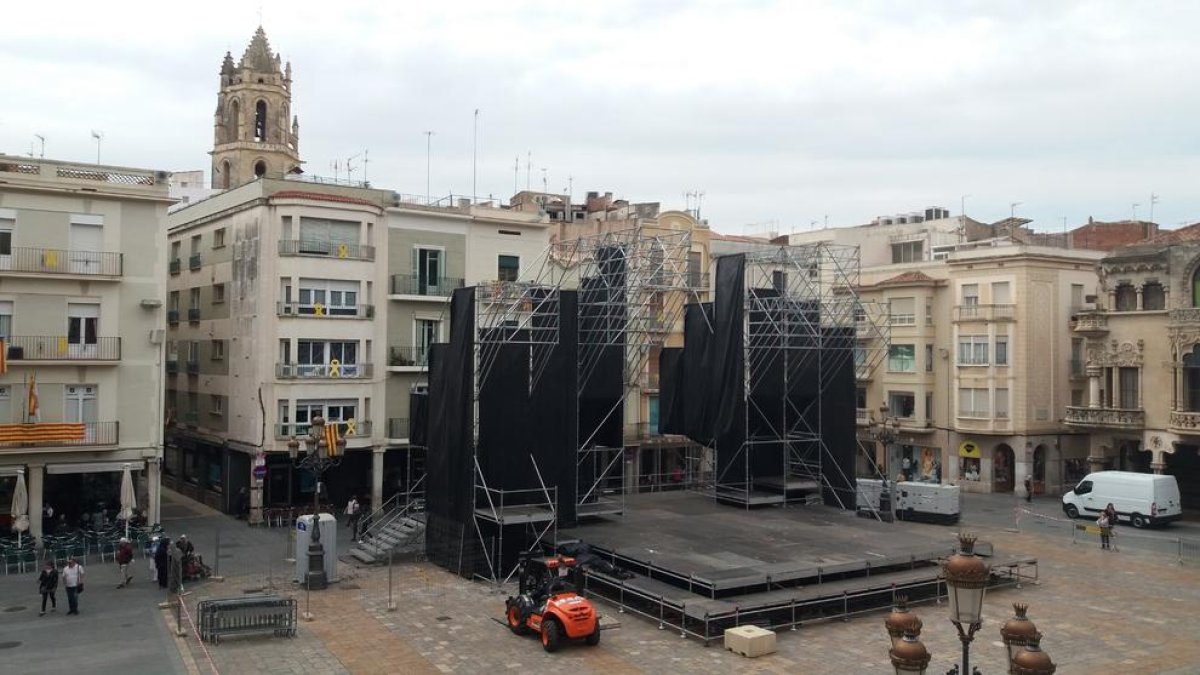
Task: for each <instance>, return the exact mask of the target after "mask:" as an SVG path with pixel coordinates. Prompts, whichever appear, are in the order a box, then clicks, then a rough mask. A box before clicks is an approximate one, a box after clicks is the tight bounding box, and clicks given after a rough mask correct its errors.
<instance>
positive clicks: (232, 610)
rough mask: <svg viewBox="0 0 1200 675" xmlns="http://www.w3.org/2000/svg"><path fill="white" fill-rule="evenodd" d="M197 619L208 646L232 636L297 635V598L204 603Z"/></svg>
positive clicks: (198, 609) (257, 597) (223, 599)
mask: <svg viewBox="0 0 1200 675" xmlns="http://www.w3.org/2000/svg"><path fill="white" fill-rule="evenodd" d="M196 615H197V618H198V619H199V626H197V628H198V630H199V633H200V639H201V640H203V641H205V642H213V643H216V642H220V641H221V638H222V637H224V636H228V635H263V634H271V635H274V636H275V637H295V635H296V600H295V598H282V597H279V596H278V595H259V596H250V597H243V598H217V599H213V600H201V601H200V602H199V603H197V605H196Z"/></svg>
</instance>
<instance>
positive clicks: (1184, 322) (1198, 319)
mask: <svg viewBox="0 0 1200 675" xmlns="http://www.w3.org/2000/svg"><path fill="white" fill-rule="evenodd" d="M1167 318H1168V320H1169V321H1170V322H1171V324H1172V325H1175V326H1200V307H1181V308H1179V309H1173V310H1171V312H1170V313H1169V314H1168V315H1167Z"/></svg>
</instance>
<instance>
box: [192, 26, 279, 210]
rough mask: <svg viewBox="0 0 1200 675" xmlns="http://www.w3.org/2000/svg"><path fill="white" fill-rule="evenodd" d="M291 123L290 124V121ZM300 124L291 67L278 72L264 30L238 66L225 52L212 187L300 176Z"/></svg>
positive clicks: (215, 122)
mask: <svg viewBox="0 0 1200 675" xmlns="http://www.w3.org/2000/svg"><path fill="white" fill-rule="evenodd" d="M289 121H290V123H289ZM299 139H300V122H299V120H298V119H297V118H296V117H295V116H294V115H292V64H291V62H288V63H287V64H286V65H284V66H283V68H282V70H281V68H280V59H279V55H278V54H276V53H274V52H272V51H271V45H270V43H269V42H267V34H266V33H265V32H263V29H262V26H259V27H258V30H256V31H255V32H254V37H253V38H252V39H251V40H250V45H249V46H248V47H246V51H245V53H243V54H242V59H241V61H240V62H238V64H237V65H236V66H235V65H234V63H233V55H232V54H230V53H229V52H225V60H224V62H222V64H221V89H220V91H219V92H218V93H217V110H216V113H215V115H214V118H213V149H212V152H211V153H209V154H211V155H212V186H213V188H215V189H224V190H228V189H231V188H235V187H237V186H239V185H243V184H245V183H248V182H250V181H252V180H255V179H256V178H261V177H263V176H270V177H274V178H280V177H283V176H284V175H286V174H289V173H299V172H300V171H301V168H300V164H301V162H300V149H299V146H300V142H299Z"/></svg>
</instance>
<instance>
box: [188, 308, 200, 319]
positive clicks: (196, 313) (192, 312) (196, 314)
mask: <svg viewBox="0 0 1200 675" xmlns="http://www.w3.org/2000/svg"><path fill="white" fill-rule="evenodd" d="M199 320H200V308H199V307H191V308H189V309H188V321H192V322H195V321H199Z"/></svg>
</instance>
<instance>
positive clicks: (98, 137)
mask: <svg viewBox="0 0 1200 675" xmlns="http://www.w3.org/2000/svg"><path fill="white" fill-rule="evenodd" d="M92 138H94V139H96V163H97V164H99V163H100V143H101V141H103V140H104V132H103V131H97V130H96V129H92Z"/></svg>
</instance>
